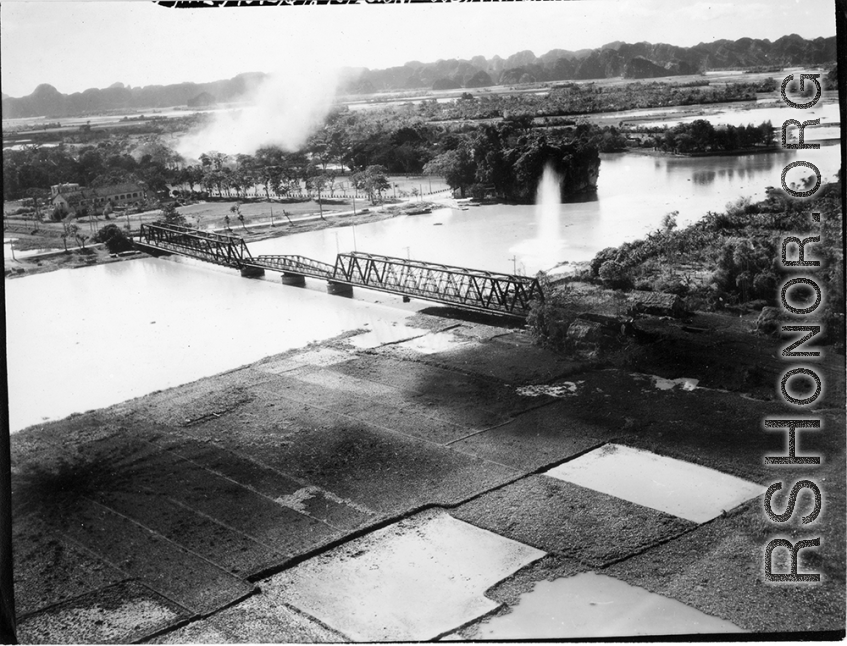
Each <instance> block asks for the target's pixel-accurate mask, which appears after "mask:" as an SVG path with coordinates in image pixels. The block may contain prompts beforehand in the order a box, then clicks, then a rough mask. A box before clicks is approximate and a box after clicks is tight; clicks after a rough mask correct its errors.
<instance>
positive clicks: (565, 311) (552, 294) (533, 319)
mask: <svg viewBox="0 0 847 646" xmlns="http://www.w3.org/2000/svg"><path fill="white" fill-rule="evenodd" d="M542 287H543V288H544V295H545V297H544V300H543V301H539V300H536V301H533V303H532V307H531V309H530V312H529V316H527V319H526V322H527V327H528V328H529V331H530V333H531V334H532V335H533V336H534V337H535V339H536V341H537V342H538V343H540V344H541V345H545V346H548V347H551V348H553V349H556V350H560V351H563V350H565V348H566V341H567V332H568V327H569V326H570V324H571V323H572V322H573V321H574V319H576V317H577V315H578V313H579V312H578V306H577V304H576V302H575V301H574V299H573V294H572V293H571V290H570V289H569V288H567V287H566V286H564V287H559V288H557V289H549V288H548V287H547V286H546V285H542Z"/></svg>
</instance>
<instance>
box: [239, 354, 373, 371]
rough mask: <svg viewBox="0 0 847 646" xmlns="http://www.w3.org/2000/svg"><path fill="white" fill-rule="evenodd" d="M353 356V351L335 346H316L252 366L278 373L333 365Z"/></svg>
mask: <svg viewBox="0 0 847 646" xmlns="http://www.w3.org/2000/svg"><path fill="white" fill-rule="evenodd" d="M355 356H356V355H355V354H354V353H353V352H348V351H345V350H338V349H336V348H318V349H316V350H307V351H306V352H298V353H296V354H294V355H290V356H287V357H283V358H281V359H272V360H270V361H262V362H260V363H257V364H255V365H254V366H253V368H254V369H256V370H259V371H260V372H267V373H271V374H275V375H278V374H280V373H283V372H288V371H290V370H296V369H297V368H302V367H303V366H317V367H326V366H334V365H335V364H337V363H343V362H344V361H349V360H350V359H353V358H354V357H355Z"/></svg>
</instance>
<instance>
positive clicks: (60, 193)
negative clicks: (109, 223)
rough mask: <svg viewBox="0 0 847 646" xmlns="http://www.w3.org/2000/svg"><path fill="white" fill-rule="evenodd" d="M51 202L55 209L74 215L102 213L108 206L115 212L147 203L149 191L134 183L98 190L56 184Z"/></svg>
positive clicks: (51, 190) (52, 189)
mask: <svg viewBox="0 0 847 646" xmlns="http://www.w3.org/2000/svg"><path fill="white" fill-rule="evenodd" d="M50 201H51V203H52V204H53V207H54V208H58V209H59V210H60V211H63V212H66V213H69V214H72V215H77V214H79V213H81V212H82V211H84V210H87V211H90V212H93V213H102V212H103V211H104V209H106V208H107V206H109V207H110V209H111V210H115V209H124V208H126V207H128V206H135V205H139V204H142V203H144V202H146V201H147V189H146V188H145V187H144V186H143V185H142V184H137V183H134V182H127V183H124V184H114V185H112V186H101V187H98V188H86V187H84V186H83V187H81V186H80V185H79V184H56V185H55V186H51V187H50Z"/></svg>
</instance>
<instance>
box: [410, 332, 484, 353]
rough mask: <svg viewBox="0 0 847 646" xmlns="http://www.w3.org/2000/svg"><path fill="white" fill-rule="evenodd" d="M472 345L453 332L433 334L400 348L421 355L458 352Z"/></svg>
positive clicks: (415, 339)
mask: <svg viewBox="0 0 847 646" xmlns="http://www.w3.org/2000/svg"><path fill="white" fill-rule="evenodd" d="M471 343H472V341H471V340H469V339H462V338H461V337H459V336H457V335H456V334H453V332H433V333H430V334H425V335H424V336H419V337H417V338H414V339H410V340H408V341H404V342H403V343H400V344H399V346H398V347H400V348H406V349H409V350H413V351H414V352H417V353H419V354H438V353H441V352H450V351H451V350H458V349H459V348H462V347H465V346H467V345H470V344H471Z"/></svg>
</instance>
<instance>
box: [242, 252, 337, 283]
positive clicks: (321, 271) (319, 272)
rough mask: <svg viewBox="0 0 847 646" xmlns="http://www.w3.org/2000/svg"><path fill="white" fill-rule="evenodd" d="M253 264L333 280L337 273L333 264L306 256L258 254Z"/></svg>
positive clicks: (263, 267) (273, 269) (272, 269)
mask: <svg viewBox="0 0 847 646" xmlns="http://www.w3.org/2000/svg"><path fill="white" fill-rule="evenodd" d="M252 264H254V265H255V266H256V267H261V268H262V269H270V270H271V271H281V272H285V273H292V274H300V275H303V276H312V277H314V278H326V279H327V280H331V279H332V277H333V275H334V274H335V267H333V266H332V265H330V264H327V263H325V262H321V261H319V260H312V259H311V258H306V257H305V256H256V257H255V258H254V259H253V262H252Z"/></svg>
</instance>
